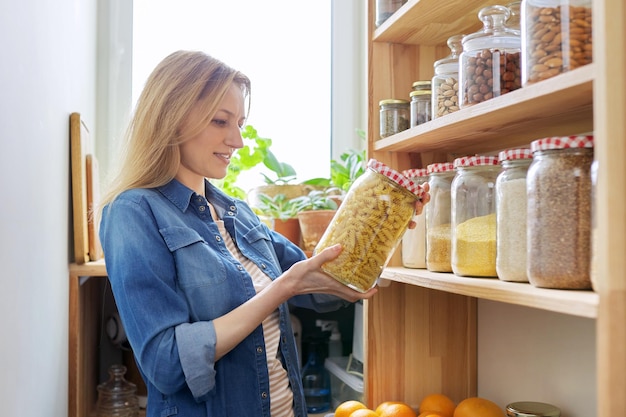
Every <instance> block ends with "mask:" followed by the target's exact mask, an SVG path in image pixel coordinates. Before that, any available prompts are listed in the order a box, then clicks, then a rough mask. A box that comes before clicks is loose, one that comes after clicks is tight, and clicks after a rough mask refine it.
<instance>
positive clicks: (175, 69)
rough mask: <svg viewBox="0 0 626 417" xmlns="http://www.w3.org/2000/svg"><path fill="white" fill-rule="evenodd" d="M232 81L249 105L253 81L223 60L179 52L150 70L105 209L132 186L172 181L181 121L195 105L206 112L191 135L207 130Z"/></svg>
mask: <svg viewBox="0 0 626 417" xmlns="http://www.w3.org/2000/svg"><path fill="white" fill-rule="evenodd" d="M232 83H236V84H238V85H239V86H240V87H241V89H242V91H243V93H244V97H246V98H247V100H248V107H249V106H250V80H249V79H248V77H247V76H245V75H244V74H242V73H241V72H239V71H236V70H234V69H232V68H230V67H229V66H228V65H226V64H224V63H223V62H221V61H219V60H217V59H215V58H213V57H211V56H209V55H207V54H205V53H204V52H198V51H177V52H174V53H172V54H170V55H169V56H167V57H166V58H165V59H163V61H161V62H160V63H159V64H158V65H157V66H156V68H155V69H154V70H153V71H152V74H150V77H149V78H148V80H147V81H146V85H145V87H144V89H143V91H142V93H141V95H140V96H139V100H138V101H137V106H136V108H135V113H134V115H133V118H132V120H131V122H130V124H129V126H128V129H127V132H126V142H125V148H124V153H123V158H122V164H121V166H120V170H119V172H118V174H117V176H116V177H115V178H114V180H113V181H112V183H111V184H110V186H109V189H108V191H107V192H106V193H105V194H104V195H103V197H102V199H101V201H100V204H99V207H98V213H97V214H98V216H97V217H98V220H99V218H100V214H101V211H102V208H103V207H104V206H106V205H107V204H108V203H110V202H112V201H113V200H114V199H115V198H116V197H117V196H119V195H120V194H121V193H122V192H124V191H126V190H129V189H132V188H154V187H159V186H161V185H164V184H167V183H168V182H169V181H171V180H172V179H173V178H174V176H175V175H176V173H177V171H178V168H179V165H180V152H179V145H180V144H181V143H182V141H184V139H185V138H183V137H181V135H180V130H181V129H180V128H181V126H182V123H183V122H184V121H185V120H186V119H187V116H188V115H189V113H190V111H191V110H192V108H194V107H195V106H200V109H201V113H202V114H204V115H205V117H204V118H203V119H202V120H200V121H199V122H198V125H197V126H192V127H190V130H191V132H190V135H188V136H187V137H191V136H193V135H194V134H195V133H197V132H199V131H200V130H202V129H204V128H205V127H206V126H207V125H208V124H209V123H210V122H211V119H212V118H213V116H214V115H215V113H216V111H217V107H218V105H219V104H220V103H221V101H222V99H223V98H224V95H225V94H226V91H227V90H228V88H229V87H230V86H231V85H232Z"/></svg>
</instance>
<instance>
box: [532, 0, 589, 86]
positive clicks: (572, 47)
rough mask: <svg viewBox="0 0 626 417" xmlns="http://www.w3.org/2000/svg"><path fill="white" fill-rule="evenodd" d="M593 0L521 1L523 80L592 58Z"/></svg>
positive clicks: (567, 68) (551, 74)
mask: <svg viewBox="0 0 626 417" xmlns="http://www.w3.org/2000/svg"><path fill="white" fill-rule="evenodd" d="M591 3H592V0H524V1H523V2H522V51H524V56H523V58H522V63H523V67H522V84H523V85H527V84H533V83H536V82H538V81H542V80H545V79H548V78H551V77H554V76H555V75H559V74H561V73H564V72H567V71H571V70H573V69H575V68H578V67H582V66H583V65H587V64H589V63H591V62H592V55H593V42H592V33H591V32H592V30H591V28H592V25H591V9H592V7H591Z"/></svg>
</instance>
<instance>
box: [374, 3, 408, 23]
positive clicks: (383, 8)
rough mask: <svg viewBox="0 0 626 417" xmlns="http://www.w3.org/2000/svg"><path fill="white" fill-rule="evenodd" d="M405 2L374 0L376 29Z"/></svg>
mask: <svg viewBox="0 0 626 417" xmlns="http://www.w3.org/2000/svg"><path fill="white" fill-rule="evenodd" d="M406 2H407V0H376V21H375V22H374V24H375V25H376V27H378V26H380V25H382V24H383V23H384V22H385V20H387V19H389V18H390V17H391V15H392V14H394V13H395V12H396V11H397V10H398V9H399V8H400V7H402V5H403V4H404V3H406Z"/></svg>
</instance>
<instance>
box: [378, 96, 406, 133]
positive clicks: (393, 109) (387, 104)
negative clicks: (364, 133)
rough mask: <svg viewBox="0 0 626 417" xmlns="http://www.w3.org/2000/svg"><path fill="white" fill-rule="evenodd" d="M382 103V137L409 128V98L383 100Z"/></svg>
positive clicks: (380, 103)
mask: <svg viewBox="0 0 626 417" xmlns="http://www.w3.org/2000/svg"><path fill="white" fill-rule="evenodd" d="M378 104H379V105H380V138H381V139H382V138H386V137H387V136H391V135H395V134H396V133H399V132H402V131H403V130H407V129H408V128H409V122H410V120H411V114H410V104H409V101H408V100H396V99H387V100H381V101H380V102H379V103H378Z"/></svg>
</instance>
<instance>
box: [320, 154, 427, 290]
mask: <svg viewBox="0 0 626 417" xmlns="http://www.w3.org/2000/svg"><path fill="white" fill-rule="evenodd" d="M423 192H424V190H423V188H422V187H421V186H420V185H418V184H416V183H415V182H413V181H411V180H410V179H408V178H406V177H405V176H404V175H402V174H401V173H399V172H397V171H395V170H393V169H391V168H389V167H387V166H386V165H384V164H383V163H381V162H378V161H376V160H374V159H371V160H369V162H368V164H367V170H366V171H365V173H364V174H363V175H361V176H360V177H359V178H357V180H356V181H355V182H354V183H353V184H352V186H351V187H350V189H349V190H348V193H347V195H346V197H345V199H344V200H343V202H342V203H341V205H340V206H339V209H338V210H337V213H336V214H335V217H333V219H332V221H331V222H330V225H329V226H328V228H327V229H326V232H325V233H324V235H323V236H322V238H321V239H320V242H319V243H318V244H317V246H316V247H315V251H314V252H315V253H319V252H320V251H322V250H323V249H325V248H327V247H330V246H333V245H335V244H337V243H340V244H341V245H342V247H343V250H342V252H341V254H340V255H339V256H338V257H337V258H336V259H334V260H332V261H330V262H327V263H325V264H324V265H322V269H323V270H324V272H326V273H327V274H329V275H330V276H332V277H333V278H335V279H336V280H337V281H339V282H341V283H343V284H345V285H347V286H349V287H351V288H353V289H355V290H357V291H361V292H366V291H368V290H369V289H370V288H372V287H373V286H374V285H376V281H377V280H378V277H379V276H380V274H381V273H382V271H383V268H384V267H385V265H387V262H388V261H389V258H390V257H391V255H392V254H393V252H394V250H395V248H396V246H397V244H398V243H399V242H400V239H401V238H402V235H403V234H404V232H405V231H406V230H407V227H408V225H409V222H410V221H411V219H412V218H413V216H414V214H415V202H416V201H417V199H418V198H421V196H422V194H423Z"/></svg>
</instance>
